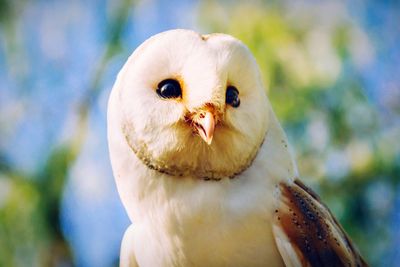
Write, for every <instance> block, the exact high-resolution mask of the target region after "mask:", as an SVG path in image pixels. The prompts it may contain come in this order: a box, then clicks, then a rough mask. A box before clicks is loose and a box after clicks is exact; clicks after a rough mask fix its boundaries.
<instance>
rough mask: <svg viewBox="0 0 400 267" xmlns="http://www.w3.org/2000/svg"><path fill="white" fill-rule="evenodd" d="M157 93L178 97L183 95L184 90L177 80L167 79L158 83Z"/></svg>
mask: <svg viewBox="0 0 400 267" xmlns="http://www.w3.org/2000/svg"><path fill="white" fill-rule="evenodd" d="M157 94H158V95H159V96H161V97H162V98H177V97H181V96H182V90H181V86H180V84H179V82H178V81H177V80H173V79H166V80H163V81H162V82H160V83H159V84H158V88H157Z"/></svg>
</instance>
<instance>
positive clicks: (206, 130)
mask: <svg viewBox="0 0 400 267" xmlns="http://www.w3.org/2000/svg"><path fill="white" fill-rule="evenodd" d="M195 127H196V129H197V131H198V133H199V135H200V137H201V138H203V140H204V141H205V142H206V143H207V144H208V145H211V142H212V139H213V135H214V129H215V118H214V115H213V114H212V113H211V112H210V111H205V112H204V113H201V114H200V116H199V117H198V118H197V119H196V122H195Z"/></svg>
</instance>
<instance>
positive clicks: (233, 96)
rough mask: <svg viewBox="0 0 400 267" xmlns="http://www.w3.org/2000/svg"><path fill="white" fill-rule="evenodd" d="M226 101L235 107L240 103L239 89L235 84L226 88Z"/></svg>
mask: <svg viewBox="0 0 400 267" xmlns="http://www.w3.org/2000/svg"><path fill="white" fill-rule="evenodd" d="M225 102H226V104H228V105H231V106H232V107H234V108H237V107H238V106H239V105H240V99H239V91H238V89H236V87H235V86H232V85H230V86H228V87H227V88H226V95H225Z"/></svg>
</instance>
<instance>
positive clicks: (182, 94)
mask: <svg viewBox="0 0 400 267" xmlns="http://www.w3.org/2000/svg"><path fill="white" fill-rule="evenodd" d="M107 136H108V144H109V153H110V160H111V165H112V169H113V174H114V178H115V181H116V186H117V190H118V193H119V196H120V199H121V201H122V204H123V206H124V208H125V210H126V212H127V214H128V217H129V219H130V221H131V222H132V224H131V225H130V226H129V227H128V228H127V230H126V232H125V234H124V236H123V238H122V242H121V251H120V266H123V267H125V266H130V267H131V266H140V267H153V266H161V267H162V266H229V267H232V266H233V267H234V266H241V267H243V266H246V267H250V266H272V267H275V266H277V267H279V266H287V267H297V266H313V267H314V266H367V263H366V262H365V260H364V259H363V258H362V256H361V255H360V253H359V252H358V250H357V248H356V246H355V245H354V244H353V242H352V241H351V239H350V238H349V236H348V235H347V234H346V233H345V231H344V229H343V228H342V227H341V226H340V224H339V222H338V221H337V220H336V219H335V218H334V216H333V215H332V213H331V212H330V210H329V209H328V207H327V206H326V205H324V204H323V203H322V201H321V199H320V198H319V197H318V196H317V194H316V193H314V192H313V191H312V190H311V189H310V188H309V187H307V186H306V185H305V184H304V183H303V182H301V180H300V178H299V172H298V168H297V165H296V162H295V158H294V156H293V153H292V152H291V149H290V146H289V144H288V139H287V137H286V135H285V132H284V130H283V128H282V127H281V125H280V123H279V121H278V119H277V116H276V115H275V113H274V111H273V108H272V105H271V103H270V101H269V99H268V97H267V94H266V90H265V87H264V85H263V82H262V78H261V73H260V70H259V67H258V65H257V63H256V59H255V58H254V56H253V55H252V54H251V52H250V50H249V49H248V48H247V46H246V45H245V44H244V43H242V42H241V41H240V40H238V39H236V38H234V37H232V36H230V35H228V34H223V33H212V34H199V33H197V32H195V31H192V30H186V29H174V30H168V31H165V32H161V33H158V34H156V35H154V36H152V37H150V38H149V39H147V40H146V41H144V42H143V43H142V44H141V45H140V46H139V47H138V48H137V49H136V50H135V51H134V52H133V53H132V55H131V56H130V57H129V58H128V60H127V61H126V63H125V64H124V66H123V67H122V69H121V70H120V72H119V74H118V75H117V78H116V81H115V83H114V86H113V88H112V90H111V93H110V97H109V101H108V111H107Z"/></svg>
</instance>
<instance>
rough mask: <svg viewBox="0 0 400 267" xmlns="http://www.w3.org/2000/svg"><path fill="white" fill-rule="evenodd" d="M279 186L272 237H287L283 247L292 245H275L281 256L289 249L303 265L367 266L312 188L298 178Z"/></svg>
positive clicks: (282, 238) (286, 253)
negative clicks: (275, 228) (275, 229)
mask: <svg viewBox="0 0 400 267" xmlns="http://www.w3.org/2000/svg"><path fill="white" fill-rule="evenodd" d="M279 189H280V196H279V198H280V200H279V201H278V203H279V204H278V207H277V209H276V210H275V220H276V221H275V227H278V228H279V231H275V238H276V239H281V240H280V241H282V240H287V241H288V242H289V244H286V248H287V245H289V246H291V248H290V250H286V249H285V248H282V247H279V246H278V248H279V250H280V252H281V254H282V256H283V257H284V255H288V251H289V254H297V255H291V257H296V258H297V259H298V262H300V263H301V265H302V266H367V264H366V263H365V262H364V260H363V259H362V258H361V256H360V255H359V253H358V252H357V250H356V249H355V248H354V247H353V245H352V243H351V241H350V239H349V238H348V236H347V235H346V233H345V232H344V230H343V229H342V228H341V226H340V225H339V223H338V222H337V221H336V220H335V218H334V217H333V216H332V214H331V212H330V211H329V209H328V208H327V207H326V206H325V205H324V204H322V202H321V200H320V198H319V197H318V196H317V195H316V194H315V193H314V192H313V191H312V190H311V189H309V188H308V187H306V186H305V185H304V184H303V183H302V182H301V181H300V180H297V179H296V180H295V181H294V182H293V183H283V182H282V183H280V185H279ZM281 234H284V235H285V237H282V236H279V235H281ZM277 243H278V241H277ZM286 243H287V242H286ZM282 249H285V250H286V251H284V252H282V251H281V250H282ZM284 260H285V259H284ZM285 262H286V261H285Z"/></svg>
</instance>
